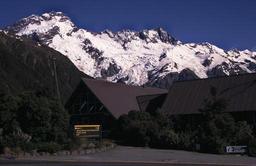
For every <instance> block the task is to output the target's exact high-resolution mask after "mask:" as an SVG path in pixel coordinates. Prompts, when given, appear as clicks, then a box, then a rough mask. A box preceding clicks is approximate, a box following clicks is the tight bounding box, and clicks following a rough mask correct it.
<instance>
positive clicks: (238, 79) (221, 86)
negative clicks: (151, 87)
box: [162, 73, 256, 114]
mask: <svg viewBox="0 0 256 166" xmlns="http://www.w3.org/2000/svg"><path fill="white" fill-rule="evenodd" d="M211 87H214V88H216V90H217V97H220V98H224V99H225V100H226V101H227V102H228V106H227V112H234V111H256V73H254V74H242V75H237V76H226V77H218V78H208V79H201V80H192V81H181V82H175V83H174V84H173V85H172V87H171V88H170V90H169V92H168V95H167V97H166V100H165V102H164V104H163V107H162V109H163V110H164V111H169V112H171V113H172V114H194V113H199V111H198V110H199V109H200V108H202V106H203V102H204V100H205V99H207V98H211V93H210V89H211Z"/></svg>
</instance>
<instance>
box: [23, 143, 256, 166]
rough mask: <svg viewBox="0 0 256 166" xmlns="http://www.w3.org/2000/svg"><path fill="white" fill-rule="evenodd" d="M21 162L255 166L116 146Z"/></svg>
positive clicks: (254, 161)
mask: <svg viewBox="0 0 256 166" xmlns="http://www.w3.org/2000/svg"><path fill="white" fill-rule="evenodd" d="M20 159H21V160H52V161H54V160H55V161H87V162H93V161H97V162H119V161H121V162H124V161H125V162H148V163H154V162H167V163H191V164H192V163H196V164H218V165H255V166H256V158H254V157H248V156H240V155H214V154H204V153H197V152H188V151H181V150H159V149H149V148H137V147H125V146H117V147H116V148H114V149H111V150H109V151H106V152H99V153H95V154H89V155H71V156H40V157H34V158H33V157H32V158H31V157H29V158H24V157H23V158H20Z"/></svg>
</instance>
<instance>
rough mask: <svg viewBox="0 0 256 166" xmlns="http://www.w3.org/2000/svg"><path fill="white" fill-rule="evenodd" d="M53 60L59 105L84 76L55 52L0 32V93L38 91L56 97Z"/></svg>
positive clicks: (67, 60)
mask: <svg viewBox="0 0 256 166" xmlns="http://www.w3.org/2000/svg"><path fill="white" fill-rule="evenodd" d="M54 61H55V64H56V73H57V78H58V85H59V89H60V97H61V100H62V101H63V103H64V102H65V101H66V100H67V98H68V97H69V96H70V95H71V93H72V92H73V90H74V89H75V87H76V86H77V84H78V83H79V81H80V77H86V75H85V74H83V73H82V72H81V71H79V70H78V69H77V68H76V67H75V66H74V64H73V63H72V62H71V61H70V60H69V59H68V58H67V57H65V56H63V55H62V54H60V53H59V52H57V51H55V50H53V49H51V48H49V47H47V46H40V45H38V43H36V42H33V41H31V39H27V38H20V39H17V37H15V36H10V35H7V34H6V33H4V32H0V93H1V92H3V91H4V92H9V93H13V94H18V93H21V92H24V91H29V90H33V91H38V92H40V93H46V94H47V95H50V96H52V97H57V93H56V82H55V71H54Z"/></svg>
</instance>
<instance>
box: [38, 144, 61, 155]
mask: <svg viewBox="0 0 256 166" xmlns="http://www.w3.org/2000/svg"><path fill="white" fill-rule="evenodd" d="M61 149H62V147H61V146H60V145H59V144H57V143H55V142H49V143H48V142H43V143H38V144H37V152H48V153H51V154H53V153H56V152H58V151H60V150H61Z"/></svg>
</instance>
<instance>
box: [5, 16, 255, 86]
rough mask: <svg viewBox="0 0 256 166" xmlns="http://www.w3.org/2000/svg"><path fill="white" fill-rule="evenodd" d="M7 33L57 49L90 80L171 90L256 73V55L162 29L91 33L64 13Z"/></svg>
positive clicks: (17, 25) (24, 23) (26, 21)
mask: <svg viewBox="0 0 256 166" xmlns="http://www.w3.org/2000/svg"><path fill="white" fill-rule="evenodd" d="M2 31H3V32H4V33H5V34H7V35H14V36H16V38H24V37H25V38H30V39H32V40H33V41H34V42H36V43H37V45H38V47H42V49H44V47H45V46H48V47H51V48H52V49H54V50H56V51H58V52H60V53H61V54H63V55H64V56H66V57H67V58H68V59H69V60H70V61H71V62H73V64H74V65H75V66H76V67H77V68H78V69H79V70H80V71H82V72H83V73H84V74H86V75H89V76H91V77H93V78H100V79H106V80H108V81H111V82H122V83H126V84H131V85H139V86H143V85H145V86H156V87H161V88H168V87H169V86H170V85H171V83H172V82H173V81H174V80H188V79H197V78H207V77H214V76H224V75H234V74H240V73H252V72H255V71H256V52H253V51H250V50H243V51H239V50H236V49H234V50H223V49H221V48H219V47H217V46H215V45H212V44H210V43H207V42H205V43H183V42H182V41H179V40H177V39H175V38H174V37H173V36H171V35H170V34H169V33H168V32H166V31H165V30H163V29H162V28H156V29H149V30H143V31H140V32H135V31H131V30H123V31H119V32H112V31H110V30H105V31H103V32H90V31H88V30H85V29H81V28H78V27H77V26H76V25H75V24H74V23H73V22H72V21H71V19H70V18H69V17H67V16H66V15H65V14H63V13H61V12H50V13H45V14H42V15H41V16H38V15H31V16H29V17H27V18H23V19H21V20H19V21H18V22H16V23H15V24H13V25H11V26H8V27H6V28H5V29H3V30H2ZM38 56H39V55H38ZM45 65H47V64H45Z"/></svg>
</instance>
